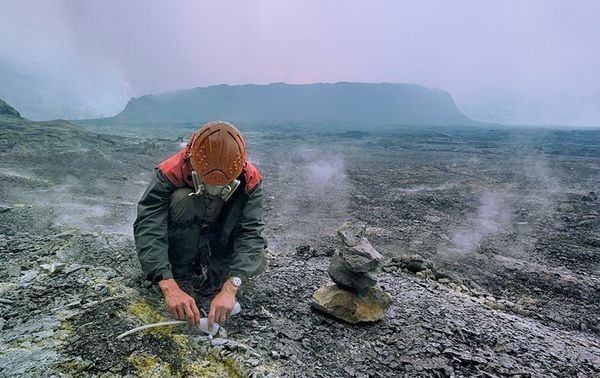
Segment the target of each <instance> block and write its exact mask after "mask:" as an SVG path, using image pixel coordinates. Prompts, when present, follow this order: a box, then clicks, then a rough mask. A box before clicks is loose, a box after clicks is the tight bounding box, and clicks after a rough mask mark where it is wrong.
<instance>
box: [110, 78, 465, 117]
mask: <svg viewBox="0 0 600 378" xmlns="http://www.w3.org/2000/svg"><path fill="white" fill-rule="evenodd" d="M212 119H223V120H228V121H233V122H235V121H246V122H261V121H267V122H273V121H275V122H278V121H283V122H286V121H292V122H319V121H326V122H347V123H357V124H370V125H381V124H388V125H394V124H398V125H464V124H469V123H472V122H473V121H471V120H470V119H469V118H468V117H466V116H465V115H464V114H463V113H461V112H460V110H458V108H457V107H456V105H455V103H454V101H453V99H452V97H451V96H450V95H449V94H448V93H447V92H444V91H441V90H437V89H429V88H425V87H423V86H420V85H414V84H387V83H381V84H366V83H335V84H301V85H296V84H283V83H276V84H269V85H233V86H230V85H217V86H211V87H202V88H193V89H187V90H180V91H175V92H167V93H161V94H156V95H147V96H142V97H139V98H133V99H131V100H130V101H129V103H128V104H127V106H126V108H125V109H124V110H123V111H122V112H121V113H119V114H118V115H117V116H115V117H114V118H113V120H114V121H121V122H131V121H133V122H136V121H149V122H161V121H167V122H168V121H176V122H204V121H208V120H212Z"/></svg>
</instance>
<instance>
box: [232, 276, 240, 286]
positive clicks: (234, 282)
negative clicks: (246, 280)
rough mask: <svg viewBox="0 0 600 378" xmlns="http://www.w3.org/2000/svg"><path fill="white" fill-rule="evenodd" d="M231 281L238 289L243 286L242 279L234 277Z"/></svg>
mask: <svg viewBox="0 0 600 378" xmlns="http://www.w3.org/2000/svg"><path fill="white" fill-rule="evenodd" d="M231 281H232V282H233V285H234V286H236V287H240V286H242V279H241V278H240V277H233V278H232V279H231Z"/></svg>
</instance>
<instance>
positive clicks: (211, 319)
mask: <svg viewBox="0 0 600 378" xmlns="http://www.w3.org/2000/svg"><path fill="white" fill-rule="evenodd" d="M236 292H237V289H236V288H235V287H234V286H233V285H232V284H231V282H229V280H227V281H226V282H225V284H224V285H223V288H222V289H221V291H220V292H219V294H217V295H216V296H215V297H214V298H213V300H212V302H210V311H209V313H208V329H209V330H212V327H213V324H214V323H215V322H217V323H219V324H223V323H224V322H225V321H227V320H228V319H229V317H230V316H231V310H233V307H234V306H235V294H236Z"/></svg>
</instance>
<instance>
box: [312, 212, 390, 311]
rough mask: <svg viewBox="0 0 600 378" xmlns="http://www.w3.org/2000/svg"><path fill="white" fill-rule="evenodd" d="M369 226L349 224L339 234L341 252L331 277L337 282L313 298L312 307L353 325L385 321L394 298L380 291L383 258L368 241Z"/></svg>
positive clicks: (339, 251) (321, 289)
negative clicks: (378, 284) (379, 275)
mask: <svg viewBox="0 0 600 378" xmlns="http://www.w3.org/2000/svg"><path fill="white" fill-rule="evenodd" d="M365 230H366V226H365V225H364V224H362V223H356V222H351V223H350V222H347V223H344V224H343V225H342V226H340V228H339V229H338V230H337V233H338V236H339V237H340V240H341V244H342V245H341V248H340V249H339V250H338V251H337V252H336V254H335V255H334V256H333V258H332V260H331V263H330V264H329V269H328V270H327V273H328V274H329V277H331V279H332V280H333V282H335V284H330V285H326V286H323V287H321V288H320V289H319V290H317V291H316V292H315V293H314V295H313V301H312V306H313V307H314V308H315V309H317V310H319V311H323V312H325V313H328V314H330V315H332V316H334V317H337V318H340V319H342V320H345V321H347V322H350V323H360V322H372V321H377V320H381V319H382V318H383V317H384V315H385V312H386V311H387V309H388V308H389V306H390V304H391V297H390V295H389V294H387V293H386V292H384V291H383V290H381V289H379V288H377V287H376V286H375V285H376V284H377V273H378V270H379V265H380V263H381V261H382V260H383V256H382V255H381V254H380V253H379V252H377V250H375V248H373V246H372V245H371V243H370V242H369V240H367V238H366V237H365Z"/></svg>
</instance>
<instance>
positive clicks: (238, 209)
mask: <svg viewBox="0 0 600 378" xmlns="http://www.w3.org/2000/svg"><path fill="white" fill-rule="evenodd" d="M252 169H255V168H254V167H252ZM258 175H259V177H260V173H258ZM167 177H168V176H167V175H165V174H164V173H163V172H162V171H161V169H160V167H159V168H157V169H156V170H155V172H154V175H153V177H152V180H151V181H150V184H149V185H148V188H147V189H146V192H145V193H144V194H143V195H142V198H141V199H140V201H139V203H138V207H137V211H138V212H137V218H136V220H135V222H134V224H133V233H134V237H135V243H136V249H137V253H138V257H139V259H140V262H141V264H142V269H143V271H144V274H145V276H146V279H147V280H149V281H152V282H158V281H160V280H162V279H166V278H172V277H173V273H172V272H171V264H170V263H169V254H168V251H169V241H168V212H169V203H170V197H171V194H172V193H173V192H174V191H175V190H176V189H177V188H178V187H182V186H185V184H182V183H181V182H180V183H179V185H177V183H175V184H174V183H172V182H171V181H169V180H168V179H167ZM240 180H241V181H242V183H241V185H240V186H239V187H238V189H237V190H236V192H235V193H234V194H233V196H232V197H231V198H230V199H229V200H228V201H227V202H226V203H225V204H224V206H223V209H222V210H221V214H220V216H219V218H218V221H217V225H218V228H219V229H218V240H217V243H218V245H220V246H221V247H224V248H221V249H220V250H228V251H229V252H230V253H232V254H233V257H232V262H231V265H230V275H232V276H239V277H241V278H242V279H247V278H249V277H251V276H252V275H254V274H255V272H257V271H258V270H259V267H260V264H261V262H262V253H263V249H264V248H265V246H266V242H265V239H264V238H263V237H262V231H263V229H264V221H263V190H262V185H261V184H260V182H258V183H257V184H255V185H254V186H253V187H252V188H251V190H247V188H248V186H247V185H246V182H245V180H246V178H245V177H244V174H242V175H241V176H240ZM245 188H246V189H245ZM217 250H219V249H217Z"/></svg>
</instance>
